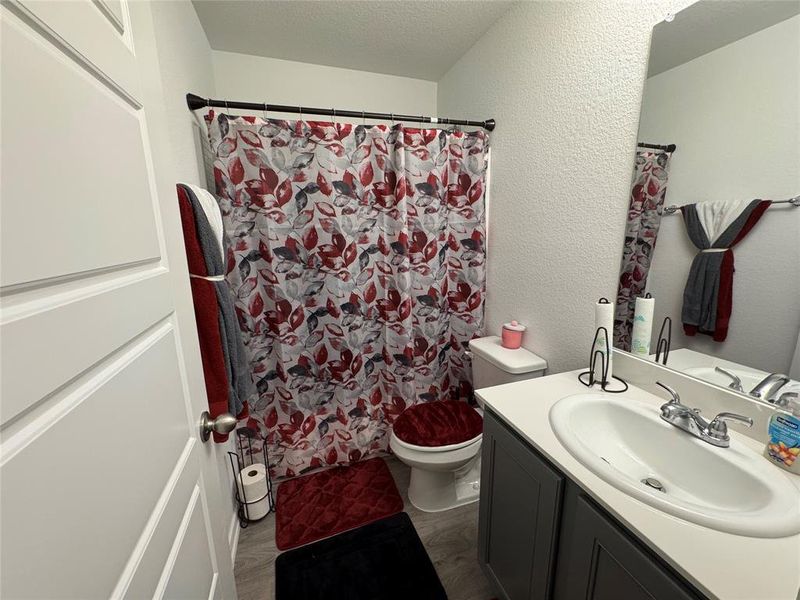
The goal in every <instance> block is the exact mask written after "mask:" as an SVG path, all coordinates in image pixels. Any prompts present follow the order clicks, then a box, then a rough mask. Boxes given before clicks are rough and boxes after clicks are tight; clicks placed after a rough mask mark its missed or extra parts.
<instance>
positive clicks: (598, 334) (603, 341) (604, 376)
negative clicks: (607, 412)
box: [578, 327, 628, 394]
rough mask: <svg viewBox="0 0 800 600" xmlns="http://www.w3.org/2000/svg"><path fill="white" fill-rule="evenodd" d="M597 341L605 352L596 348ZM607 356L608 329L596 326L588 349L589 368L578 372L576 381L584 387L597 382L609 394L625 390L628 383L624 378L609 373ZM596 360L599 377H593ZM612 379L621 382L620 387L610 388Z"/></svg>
mask: <svg viewBox="0 0 800 600" xmlns="http://www.w3.org/2000/svg"><path fill="white" fill-rule="evenodd" d="M598 342H599V343H600V347H601V348H604V349H605V352H603V351H602V350H599V349H597V345H598ZM609 356H611V344H610V343H609V339H608V330H607V329H606V328H605V327H598V328H597V329H596V330H595V332H594V338H592V349H591V350H590V351H589V370H588V371H583V372H582V373H579V374H578V381H580V382H581V383H582V384H583V385H585V386H586V387H592V386H593V385H594V384H595V383H599V384H600V388H601V389H602V390H603V391H604V392H608V393H609V394H621V393H622V392H625V391H627V389H628V384H627V382H626V381H625V380H624V379H621V378H620V377H617V376H616V375H609V373H608V366H609V365H608V362H609V361H608V359H607V358H606V357H609ZM598 360H599V361H600V379H597V378H596V377H595V372H596V370H595V367H597V361H598ZM613 381H617V382H618V383H620V384H622V387H621V388H619V387H617V388H616V389H612V387H611V385H612V382H613Z"/></svg>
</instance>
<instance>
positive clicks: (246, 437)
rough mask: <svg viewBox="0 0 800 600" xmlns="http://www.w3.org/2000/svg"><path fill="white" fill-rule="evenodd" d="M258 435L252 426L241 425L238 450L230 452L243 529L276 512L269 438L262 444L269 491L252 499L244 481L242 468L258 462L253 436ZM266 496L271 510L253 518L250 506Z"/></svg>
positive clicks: (237, 434)
mask: <svg viewBox="0 0 800 600" xmlns="http://www.w3.org/2000/svg"><path fill="white" fill-rule="evenodd" d="M256 435H257V434H256V432H255V431H253V430H252V429H251V428H249V427H240V428H239V429H237V430H236V442H237V451H236V452H228V462H229V463H230V465H231V471H232V472H233V480H234V484H235V485H234V493H235V497H236V504H237V505H238V510H237V514H238V516H239V527H241V528H242V529H244V528H245V527H247V526H248V525H249V524H250V523H254V522H256V521H260V520H261V519H263V518H264V517H266V516H267V515H268V514H270V513H271V512H275V496H274V494H273V491H272V477H271V476H270V474H269V452H268V450H267V440H264V441H263V443H262V445H261V458H262V464H263V465H264V467H266V470H267V493H266V494H264V495H263V496H261V497H259V498H254V499H250V498H248V497H247V490H245V488H244V482H243V481H242V470H244V468H245V467H246V466H252V465H254V464H256V463H257V461H256V459H255V456H256V454H254V453H253V438H254V437H255V436H256ZM245 446H246V447H247V450H248V451H247V456H249V457H250V463H249V464H248V463H247V460H246V458H245V453H244V449H245ZM234 461H235V462H234ZM240 492H241V494H240ZM242 496H244V497H242ZM264 498H266V499H267V503H268V505H269V510H267V513H266V514H265V515H264V517H261V518H258V519H251V518H250V507H251V506H252V505H253V504H256V503H258V502H262V501H263V500H264Z"/></svg>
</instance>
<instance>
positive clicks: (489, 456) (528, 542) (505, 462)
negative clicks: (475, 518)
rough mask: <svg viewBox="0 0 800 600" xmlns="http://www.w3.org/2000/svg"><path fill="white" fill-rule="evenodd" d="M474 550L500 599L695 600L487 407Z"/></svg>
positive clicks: (682, 584) (680, 582) (685, 586)
mask: <svg viewBox="0 0 800 600" xmlns="http://www.w3.org/2000/svg"><path fill="white" fill-rule="evenodd" d="M483 423H484V432H483V454H482V463H481V498H480V506H479V515H480V523H479V529H478V555H479V561H480V563H481V566H482V567H483V570H484V572H485V573H486V575H487V577H489V579H490V580H491V581H492V582H493V583H494V584H495V587H496V588H497V591H498V592H499V595H500V598H502V600H550V599H553V600H640V599H641V600H698V599H700V598H702V597H703V596H702V595H700V594H699V593H697V592H696V591H695V590H694V589H693V588H692V587H691V586H690V585H688V584H687V583H686V582H685V581H683V580H682V579H681V578H680V577H679V576H678V575H677V574H675V573H674V572H673V571H672V569H670V568H669V567H668V566H667V565H666V564H664V563H663V562H662V561H661V560H660V559H659V558H658V557H657V556H655V555H654V554H653V553H652V552H651V551H650V550H649V549H647V548H645V547H644V546H643V545H642V543H641V542H640V541H639V540H637V539H636V538H635V537H634V536H633V535H632V534H631V533H630V532H628V531H627V530H625V529H624V528H623V527H622V526H621V525H619V524H618V523H617V522H616V520H615V519H613V518H612V517H611V516H610V515H608V514H606V513H605V511H603V510H602V509H601V508H600V507H598V506H597V505H596V504H595V503H594V501H593V500H591V499H590V498H589V497H588V496H587V495H586V494H585V493H584V492H583V490H582V489H581V488H580V487H579V486H578V485H577V484H575V483H574V482H573V481H571V480H570V479H569V478H567V477H566V476H565V475H563V474H562V473H560V472H559V471H558V470H557V469H556V468H555V467H554V466H553V465H551V464H550V463H549V462H548V461H547V460H546V459H545V458H544V457H542V456H541V455H540V454H539V453H538V452H537V451H536V450H534V449H533V448H532V447H531V446H530V445H529V444H528V443H527V442H525V441H524V440H522V439H521V438H520V437H518V436H517V435H516V434H515V433H514V432H513V431H511V430H510V429H509V428H507V426H506V425H504V424H503V423H502V422H501V421H500V420H499V419H498V417H496V416H495V415H493V414H492V413H491V411H489V410H487V411H486V414H485V416H484V420H483Z"/></svg>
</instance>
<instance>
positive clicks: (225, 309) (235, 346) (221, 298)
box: [181, 185, 254, 416]
mask: <svg viewBox="0 0 800 600" xmlns="http://www.w3.org/2000/svg"><path fill="white" fill-rule="evenodd" d="M181 187H182V188H183V189H184V190H185V191H186V195H187V196H188V197H189V200H190V201H191V204H192V212H193V213H194V220H195V229H196V230H197V239H198V241H199V242H200V248H201V250H202V251H203V258H204V259H205V263H206V269H207V270H208V274H209V276H218V275H225V257H224V256H221V255H220V251H219V244H218V242H217V238H216V236H215V234H214V230H213V229H212V228H211V225H210V224H209V222H208V218H207V217H206V214H205V211H204V210H203V207H202V205H201V204H200V201H199V200H198V199H197V196H195V194H194V192H193V191H192V190H191V188H189V186H186V185H181ZM223 241H224V240H223ZM213 283H214V289H215V291H216V294H217V304H219V330H220V337H221V338H222V340H223V346H222V352H223V355H224V358H225V369H226V371H227V374H228V386H229V400H228V409H229V410H230V412H231V414H232V415H236V416H238V415H239V414H241V412H242V409H243V408H244V404H245V402H247V401H248V400H249V399H250V397H251V396H252V394H253V393H254V387H253V378H252V376H251V374H250V365H249V363H248V361H247V355H246V354H245V350H244V344H243V343H242V334H241V330H240V329H239V321H238V319H237V318H236V311H235V309H234V307H233V298H232V297H231V292H230V288H229V287H228V282H227V281H225V280H222V281H214V282H213Z"/></svg>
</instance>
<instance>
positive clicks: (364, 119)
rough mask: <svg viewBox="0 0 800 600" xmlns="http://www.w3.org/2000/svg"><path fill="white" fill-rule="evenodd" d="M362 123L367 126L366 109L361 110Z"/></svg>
mask: <svg viewBox="0 0 800 600" xmlns="http://www.w3.org/2000/svg"><path fill="white" fill-rule="evenodd" d="M361 124H362V125H363V126H364V127H366V126H367V118H366V117H365V116H364V111H363V110H362V111H361Z"/></svg>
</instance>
